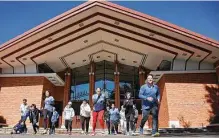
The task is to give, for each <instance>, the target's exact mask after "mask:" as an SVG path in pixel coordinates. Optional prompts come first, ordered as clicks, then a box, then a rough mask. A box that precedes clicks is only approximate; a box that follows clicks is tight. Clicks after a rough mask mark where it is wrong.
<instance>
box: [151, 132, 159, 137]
mask: <svg viewBox="0 0 219 138" xmlns="http://www.w3.org/2000/svg"><path fill="white" fill-rule="evenodd" d="M151 136H152V137H159V136H160V133H159V132H156V133H155V134H152V135H151Z"/></svg>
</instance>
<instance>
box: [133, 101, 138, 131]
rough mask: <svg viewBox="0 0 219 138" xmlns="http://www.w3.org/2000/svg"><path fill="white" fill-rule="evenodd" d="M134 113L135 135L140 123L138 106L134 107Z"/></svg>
mask: <svg viewBox="0 0 219 138" xmlns="http://www.w3.org/2000/svg"><path fill="white" fill-rule="evenodd" d="M133 108H134V111H135V116H134V118H135V120H134V133H135V131H136V127H137V122H138V109H137V108H136V105H133Z"/></svg>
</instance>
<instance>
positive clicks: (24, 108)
mask: <svg viewBox="0 0 219 138" xmlns="http://www.w3.org/2000/svg"><path fill="white" fill-rule="evenodd" d="M20 112H21V120H23V121H24V126H25V132H26V131H27V128H26V124H25V121H26V119H27V113H28V105H27V99H23V103H22V104H21V106H20Z"/></svg>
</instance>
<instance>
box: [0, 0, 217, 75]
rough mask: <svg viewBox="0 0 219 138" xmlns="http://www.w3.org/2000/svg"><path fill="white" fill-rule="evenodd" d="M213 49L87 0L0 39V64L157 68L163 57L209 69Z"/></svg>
mask: <svg viewBox="0 0 219 138" xmlns="http://www.w3.org/2000/svg"><path fill="white" fill-rule="evenodd" d="M218 55H219V42H218V41H215V40H212V39H209V38H206V37H204V36H201V35H199V34H196V33H194V32H191V31H188V30H186V29H183V28H180V27H178V26H175V25H172V24H169V23H167V22H165V21H161V20H159V19H156V18H154V17H151V16H148V15H146V14H143V13H139V12H136V11H133V10H131V9H127V8H125V7H122V6H119V5H116V4H113V3H111V2H106V1H102V2H101V1H93V2H91V1H89V2H86V3H84V4H82V5H80V6H78V7H76V8H73V9H71V10H69V11H67V12H65V13H63V14H61V15H59V16H57V17H55V18H53V19H51V20H49V21H47V22H45V23H43V24H41V25H39V26H37V27H35V28H33V29H31V30H29V31H27V32H25V33H24V34H22V35H20V36H17V37H16V38H14V39H12V40H10V41H8V42H6V43H4V44H3V45H1V47H0V57H1V59H0V68H2V73H34V72H37V65H38V64H42V63H46V64H47V65H48V66H49V67H50V68H51V69H52V70H54V71H55V72H59V71H62V70H64V69H66V68H68V67H69V68H76V67H80V66H84V65H87V64H89V63H90V62H91V61H94V62H99V61H102V60H106V61H110V62H114V61H115V60H117V61H118V62H119V63H122V64H126V65H131V66H136V67H138V66H144V67H145V68H147V69H150V70H156V69H157V67H158V66H159V65H160V64H161V62H162V61H163V60H167V61H170V62H171V65H172V66H171V68H172V70H187V69H206V68H207V69H211V68H212V67H211V65H213V64H214V63H215V62H216V61H217V60H218V58H219V57H218ZM204 64H209V65H210V67H209V66H208V67H206V68H205V66H204ZM202 65H203V66H202Z"/></svg>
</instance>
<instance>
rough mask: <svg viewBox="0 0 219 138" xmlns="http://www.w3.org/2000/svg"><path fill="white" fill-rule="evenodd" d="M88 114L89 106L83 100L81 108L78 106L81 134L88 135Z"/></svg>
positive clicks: (89, 112) (89, 111)
mask: <svg viewBox="0 0 219 138" xmlns="http://www.w3.org/2000/svg"><path fill="white" fill-rule="evenodd" d="M90 114H91V108H90V105H89V104H88V102H87V100H85V99H84V100H83V102H82V104H81V106H80V115H81V128H82V134H86V135H87V134H88V130H89V123H90ZM85 124H86V125H85ZM84 125H85V126H86V132H85V129H84Z"/></svg>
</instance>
